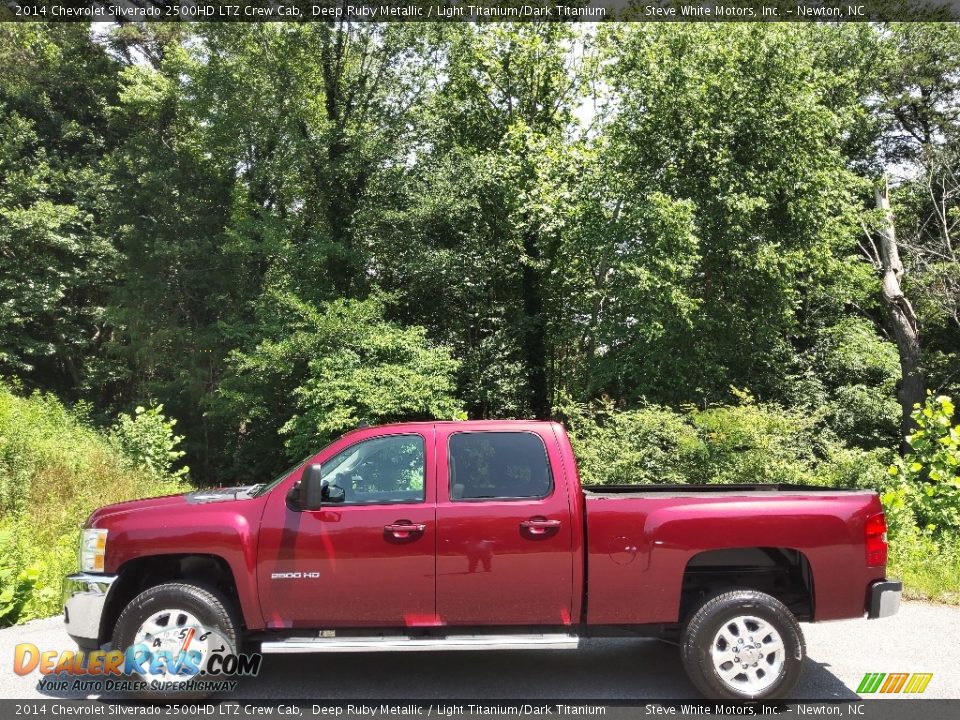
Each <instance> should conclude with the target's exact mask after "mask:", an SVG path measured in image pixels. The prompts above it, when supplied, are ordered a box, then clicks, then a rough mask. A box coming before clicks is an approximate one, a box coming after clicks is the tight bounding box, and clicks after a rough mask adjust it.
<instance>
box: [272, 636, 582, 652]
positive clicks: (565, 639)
mask: <svg viewBox="0 0 960 720" xmlns="http://www.w3.org/2000/svg"><path fill="white" fill-rule="evenodd" d="M579 642H580V638H579V637H577V636H576V635H563V634H556V635H447V636H446V637H406V636H394V637H382V636H380V637H339V638H338V637H333V638H322V637H292V638H287V639H286V640H265V641H263V642H262V643H261V644H260V652H262V653H264V654H266V653H317V652H411V651H425V650H575V649H576V648H577V646H578V645H579Z"/></svg>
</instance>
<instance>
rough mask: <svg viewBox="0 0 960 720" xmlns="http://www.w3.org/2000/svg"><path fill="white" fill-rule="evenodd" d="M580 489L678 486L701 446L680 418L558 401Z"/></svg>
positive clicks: (660, 411) (658, 411) (664, 411)
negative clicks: (644, 484) (661, 484)
mask: <svg viewBox="0 0 960 720" xmlns="http://www.w3.org/2000/svg"><path fill="white" fill-rule="evenodd" d="M557 410H558V412H559V413H560V414H561V415H562V416H563V417H564V418H565V420H566V423H567V428H568V430H569V431H570V440H571V442H572V443H573V447H574V450H575V452H576V455H577V464H578V467H579V468H580V479H581V481H582V482H583V484H584V485H598V484H608V485H630V484H633V483H641V484H642V483H684V482H688V479H689V478H690V477H691V476H692V474H693V473H694V471H695V467H696V465H697V463H698V462H699V461H700V459H701V456H702V455H703V454H704V447H703V444H702V442H701V440H700V438H698V437H697V434H696V432H695V430H694V428H693V427H692V426H691V425H690V423H689V422H687V421H686V419H685V418H684V416H683V415H680V414H678V413H675V412H674V411H672V410H670V409H669V408H664V407H659V406H650V407H644V408H639V409H636V410H616V409H615V408H614V406H613V403H612V402H610V401H609V400H604V401H601V402H598V403H596V404H594V405H577V404H575V403H573V402H572V401H571V400H570V398H569V396H567V397H563V398H561V400H560V401H559V403H558V405H557Z"/></svg>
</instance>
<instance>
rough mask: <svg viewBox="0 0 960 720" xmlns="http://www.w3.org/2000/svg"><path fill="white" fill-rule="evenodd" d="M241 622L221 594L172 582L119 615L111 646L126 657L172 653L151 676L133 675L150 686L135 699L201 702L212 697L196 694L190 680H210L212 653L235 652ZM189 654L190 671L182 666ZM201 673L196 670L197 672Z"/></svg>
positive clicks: (149, 592) (136, 600)
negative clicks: (134, 651)
mask: <svg viewBox="0 0 960 720" xmlns="http://www.w3.org/2000/svg"><path fill="white" fill-rule="evenodd" d="M238 625H239V624H238V623H237V621H236V620H235V618H234V615H233V613H232V612H231V610H230V605H229V603H228V602H227V601H226V600H224V599H223V598H222V597H220V596H219V595H217V594H216V593H214V592H212V591H210V590H207V589H206V588H202V587H199V586H197V585H189V584H186V583H168V584H165V585H157V586H155V587H152V588H149V589H148V590H144V591H143V592H142V593H140V594H139V595H137V596H136V597H135V598H134V599H133V600H131V601H130V603H129V604H128V605H127V606H126V607H125V608H124V610H123V612H122V613H120V618H119V619H118V620H117V625H116V628H115V630H114V633H113V641H112V643H111V644H112V646H113V648H115V649H117V650H121V651H124V652H126V651H127V649H128V648H131V647H134V646H138V647H142V648H145V649H147V650H149V651H150V652H151V653H153V654H154V655H153V656H152V657H156V656H159V655H160V654H161V653H169V656H168V657H169V659H170V661H171V662H170V663H169V664H166V660H163V661H162V662H163V664H164V667H162V668H158V669H161V670H165V671H163V672H149V670H152V669H154V668H150V667H149V664H148V663H149V662H150V661H149V660H148V661H147V663H142V664H141V666H142V667H146V668H147V669H148V672H134V673H133V675H132V676H131V678H130V679H131V680H134V681H137V682H139V683H143V684H145V687H144V688H142V689H138V690H135V691H134V693H133V694H136V695H140V696H146V697H152V698H156V697H158V696H160V697H176V698H202V697H205V696H206V695H209V694H210V693H209V692H208V691H205V690H198V689H196V685H195V684H193V683H191V682H190V681H197V680H199V681H205V680H210V679H212V676H210V675H207V674H206V673H205V672H204V669H205V667H206V663H207V661H208V660H209V657H210V654H211V653H224V654H226V653H235V652H237V651H238V650H237V648H238V642H237V641H238V637H237V628H238ZM188 653H189V658H188V660H187V664H186V666H184V665H182V664H178V661H182V660H183V658H184V657H185V656H186V655H187V654H188ZM195 668H197V669H195Z"/></svg>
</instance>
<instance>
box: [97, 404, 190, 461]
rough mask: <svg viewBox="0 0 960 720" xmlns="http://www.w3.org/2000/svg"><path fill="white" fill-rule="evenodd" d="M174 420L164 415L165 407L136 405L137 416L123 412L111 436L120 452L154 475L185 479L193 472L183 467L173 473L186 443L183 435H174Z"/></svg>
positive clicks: (135, 412)
mask: <svg viewBox="0 0 960 720" xmlns="http://www.w3.org/2000/svg"><path fill="white" fill-rule="evenodd" d="M176 424H177V421H176V420H175V419H167V418H166V417H164V415H163V405H157V406H155V407H149V408H144V407H142V406H137V408H136V410H134V414H133V415H132V416H131V415H128V414H127V413H120V415H119V416H118V417H117V422H116V423H115V424H114V426H113V428H112V430H111V435H112V437H113V439H114V440H115V441H116V443H117V445H119V447H120V449H121V451H123V453H124V454H125V455H126V457H127V458H128V459H129V460H130V461H131V462H132V464H133V465H134V467H139V468H142V469H144V470H147V471H148V472H151V473H153V474H154V475H170V476H171V477H175V478H176V477H183V476H185V475H186V474H187V473H189V472H190V468H188V467H186V466H184V467H181V468H179V469H178V470H176V471H174V470H173V465H174V463H176V462H177V461H178V460H179V459H180V458H182V457H183V456H184V455H186V453H185V452H183V451H182V450H178V449H177V445H179V444H180V443H181V442H182V441H183V436H182V435H174V434H173V426H174V425H176Z"/></svg>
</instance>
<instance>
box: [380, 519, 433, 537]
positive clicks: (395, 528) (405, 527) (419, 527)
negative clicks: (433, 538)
mask: <svg viewBox="0 0 960 720" xmlns="http://www.w3.org/2000/svg"><path fill="white" fill-rule="evenodd" d="M426 529H427V526H426V525H424V524H423V523H412V522H410V521H409V520H397V521H396V522H394V523H390V524H389V525H384V527H383V530H384V532H388V533H390V534H391V535H393V536H394V537H395V538H397V539H398V540H407V539H408V538H410V537H413V536H414V535H420V534H421V533H423V532H424V531H425V530H426Z"/></svg>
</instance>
